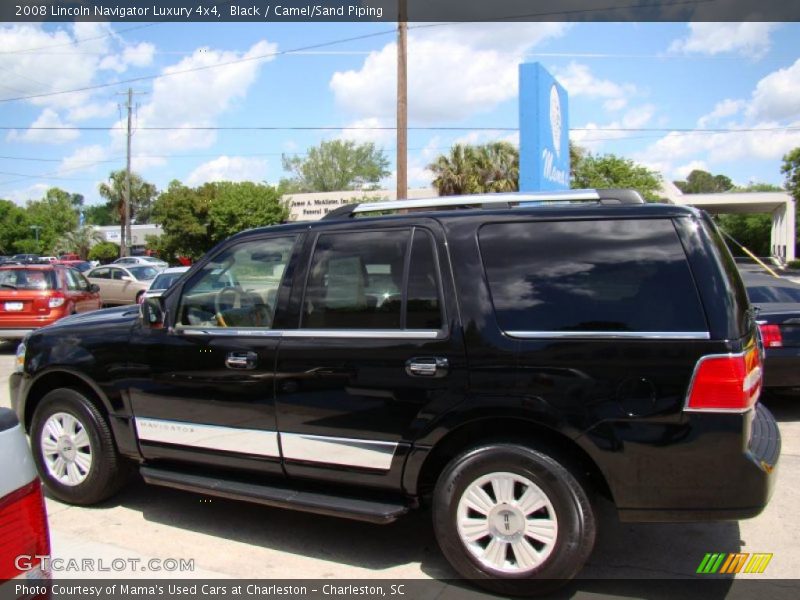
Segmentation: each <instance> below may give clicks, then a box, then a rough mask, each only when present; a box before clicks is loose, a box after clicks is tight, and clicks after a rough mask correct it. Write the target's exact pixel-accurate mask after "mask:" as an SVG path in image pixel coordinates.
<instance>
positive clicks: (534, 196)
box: [322, 189, 644, 220]
mask: <svg viewBox="0 0 800 600" xmlns="http://www.w3.org/2000/svg"><path fill="white" fill-rule="evenodd" d="M575 202H595V203H598V204H643V203H644V200H643V199H642V197H641V196H640V195H639V192H636V191H634V190H618V189H606V190H566V191H563V192H560V191H559V192H511V193H497V194H472V195H466V196H438V197H434V198H419V199H415V200H389V201H385V202H365V203H362V204H347V205H345V206H340V207H339V208H336V209H334V210H332V211H330V212H329V213H327V214H326V215H325V216H324V217H322V218H323V219H330V220H332V219H349V218H352V217H354V216H355V215H357V214H361V213H369V212H379V211H380V212H384V211H395V210H403V209H420V208H432V209H437V208H441V209H448V208H449V209H457V208H475V207H477V208H512V205H518V206H523V207H524V206H536V205H542V204H558V203H564V204H572V203H575Z"/></svg>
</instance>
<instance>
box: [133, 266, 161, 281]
mask: <svg viewBox="0 0 800 600" xmlns="http://www.w3.org/2000/svg"><path fill="white" fill-rule="evenodd" d="M128 271H130V273H131V275H133V276H134V277H136V279H137V280H138V281H147V280H148V279H154V278H155V276H156V275H158V269H154V268H153V267H144V266H142V267H128Z"/></svg>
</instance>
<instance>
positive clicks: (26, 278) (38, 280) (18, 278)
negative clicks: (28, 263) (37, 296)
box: [0, 269, 57, 290]
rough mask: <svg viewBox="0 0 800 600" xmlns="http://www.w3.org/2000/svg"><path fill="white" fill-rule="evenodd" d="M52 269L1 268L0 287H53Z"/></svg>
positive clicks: (53, 276) (38, 288)
mask: <svg viewBox="0 0 800 600" xmlns="http://www.w3.org/2000/svg"><path fill="white" fill-rule="evenodd" d="M56 287H57V286H56V278H55V272H54V271H45V270H43V269H3V270H2V271H0V288H5V289H12V290H52V289H55V288H56Z"/></svg>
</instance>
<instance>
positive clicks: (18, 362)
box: [14, 340, 25, 373]
mask: <svg viewBox="0 0 800 600" xmlns="http://www.w3.org/2000/svg"><path fill="white" fill-rule="evenodd" d="M24 368H25V341H24V340H23V341H22V342H20V344H19V346H17V357H16V359H15V360H14V371H16V372H17V373H21V372H22V370H23V369H24Z"/></svg>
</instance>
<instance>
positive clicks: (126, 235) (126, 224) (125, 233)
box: [119, 88, 144, 256]
mask: <svg viewBox="0 0 800 600" xmlns="http://www.w3.org/2000/svg"><path fill="white" fill-rule="evenodd" d="M142 93H144V92H134V91H133V88H128V92H127V96H128V101H127V103H126V104H125V108H126V109H127V110H128V132H127V138H128V140H127V156H126V161H125V192H124V194H123V197H122V223H121V225H120V234H121V235H120V244H119V255H120V256H128V254H129V252H130V243H131V239H133V238H132V236H131V138H132V137H133V129H132V116H133V108H134V107H133V95H134V94H142Z"/></svg>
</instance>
